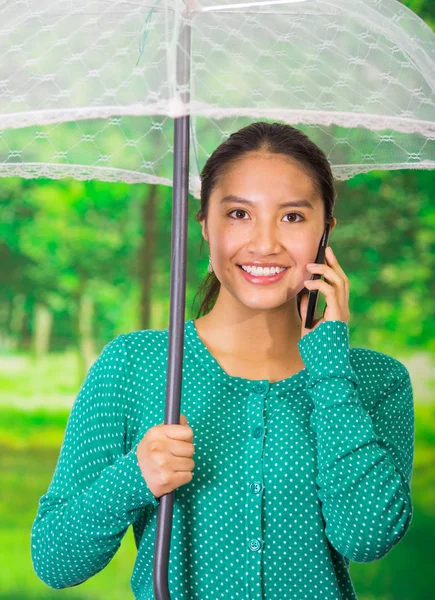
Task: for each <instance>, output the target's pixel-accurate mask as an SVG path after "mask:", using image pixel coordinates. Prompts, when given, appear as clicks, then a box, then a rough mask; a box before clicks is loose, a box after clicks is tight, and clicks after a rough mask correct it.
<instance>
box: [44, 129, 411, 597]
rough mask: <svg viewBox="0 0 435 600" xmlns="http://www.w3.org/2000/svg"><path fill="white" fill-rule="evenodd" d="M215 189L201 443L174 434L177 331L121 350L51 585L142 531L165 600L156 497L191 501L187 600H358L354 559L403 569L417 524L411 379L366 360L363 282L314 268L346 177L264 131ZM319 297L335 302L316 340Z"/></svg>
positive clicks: (178, 511)
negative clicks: (312, 309) (399, 555)
mask: <svg viewBox="0 0 435 600" xmlns="http://www.w3.org/2000/svg"><path fill="white" fill-rule="evenodd" d="M201 181H202V189H201V208H200V211H199V213H198V215H197V219H198V221H199V222H200V223H201V226H202V233H203V237H204V239H205V240H206V241H207V242H208V244H209V247H210V257H211V260H210V269H209V270H210V271H212V272H211V273H210V275H209V276H208V277H207V279H206V281H205V284H204V286H203V288H202V291H205V294H204V298H203V301H202V304H201V307H200V310H199V312H198V315H197V318H196V320H193V319H189V320H188V321H186V325H185V349H184V358H183V360H184V362H183V387H182V400H181V401H182V406H183V411H184V412H186V413H187V415H188V418H189V423H190V425H187V426H186V425H185V423H186V419H185V417H184V415H182V418H181V423H180V425H166V426H164V425H163V424H161V419H162V414H163V412H164V403H165V391H166V366H167V349H168V329H165V330H163V331H159V330H144V331H136V332H132V333H129V334H123V335H119V336H118V337H116V338H115V339H114V340H112V341H111V342H110V343H109V344H107V345H106V346H105V348H104V349H103V351H102V353H101V355H100V357H99V358H98V360H97V361H96V362H95V364H94V365H93V366H92V368H91V369H90V371H89V373H88V376H87V378H86V380H85V382H84V385H83V386H82V388H81V390H80V392H79V394H78V397H77V399H76V402H75V403H74V406H73V408H72V411H71V415H70V418H69V421H68V425H67V430H66V434H65V439H64V442H63V444H62V448H61V452H60V456H59V460H58V464H57V467H56V471H55V473H54V476H53V480H52V482H51V484H50V487H49V489H48V492H47V494H45V495H44V496H43V497H42V498H41V500H40V505H39V510H38V514H37V516H36V519H35V522H34V524H33V528H32V558H33V562H34V567H35V570H36V572H37V574H38V576H39V577H40V578H41V579H42V580H43V581H45V582H46V583H47V584H48V585H49V586H51V587H54V588H64V587H69V586H73V585H77V584H79V583H81V582H82V581H85V580H86V579H88V578H89V577H92V576H93V575H94V574H95V573H98V572H99V571H101V569H103V568H104V567H105V566H106V565H107V564H108V563H109V562H110V560H111V558H112V557H113V556H114V554H115V552H116V551H117V549H118V547H119V545H120V543H121V540H122V537H123V536H124V534H125V532H126V531H127V528H128V527H129V525H130V524H132V525H133V529H134V535H135V540H136V545H137V548H138V555H137V560H136V563H135V566H134V571H133V575H132V577H131V587H132V590H133V592H134V595H135V597H136V598H138V599H140V600H151V599H152V598H153V597H154V595H153V585H152V569H153V557H154V541H155V530H156V520H157V510H156V508H157V506H158V504H159V499H158V498H159V497H160V496H161V495H162V494H163V493H169V492H170V491H172V490H175V502H174V518H173V524H172V538H171V556H170V563H169V589H170V593H171V597H172V598H174V600H175V598H176V599H177V600H184V599H185V600H196V599H198V600H207V599H213V600H216V599H218V598H219V599H220V598H222V599H228V600H230V599H234V600H242V599H246V598H258V599H262V598H267V599H275V598H276V599H279V600H287V599H292V600H302V599H309V600H315V599H319V600H324V599H331V600H332V599H334V600H343V599H344V600H350V599H355V598H356V594H355V590H354V588H353V585H352V582H351V579H350V576H349V561H351V560H353V561H356V562H369V561H373V560H377V559H379V558H382V557H383V556H385V554H387V553H388V552H389V551H390V550H391V549H392V548H393V547H394V546H395V545H396V544H397V543H398V542H399V541H400V540H401V539H402V538H403V536H404V535H405V533H406V531H407V529H408V527H409V525H410V522H411V518H412V501H411V493H410V483H411V474H412V466H413V455H414V412H413V393H412V387H411V382H410V378H409V373H408V371H407V369H406V368H405V366H404V365H403V364H402V363H400V362H399V361H398V360H396V359H395V358H393V357H391V356H388V355H386V354H383V353H381V352H377V351H374V350H369V349H365V348H350V347H349V328H348V323H349V280H348V278H347V276H346V274H345V273H344V271H343V269H342V268H341V266H340V264H339V262H338V260H337V258H336V256H335V255H334V253H333V252H332V250H331V248H330V247H328V249H327V252H326V262H325V264H322V265H314V266H310V264H309V263H310V261H313V260H315V258H316V255H317V250H318V245H319V242H320V239H321V237H322V233H323V230H324V228H325V224H326V223H330V226H331V231H332V229H333V228H334V227H335V224H336V219H335V218H334V217H333V215H332V212H333V206H334V202H335V188H334V180H333V176H332V173H331V170H330V166H329V163H328V161H327V159H326V156H325V155H324V153H323V152H322V151H321V150H320V149H319V148H318V147H317V146H316V145H315V144H314V143H313V142H312V141H311V140H310V139H309V138H308V137H307V136H305V135H304V134H303V133H302V132H300V131H298V130H297V129H294V128H293V127H291V126H289V125H282V124H278V123H274V124H268V123H262V122H260V123H253V124H251V125H249V126H248V127H245V128H243V129H241V130H240V131H238V132H236V133H234V134H232V135H231V136H230V137H229V138H228V139H227V140H226V141H225V142H224V143H222V144H221V145H220V146H219V147H218V148H217V149H216V150H215V152H214V153H213V154H212V155H211V156H210V158H209V159H208V161H207V163H206V165H205V167H204V169H203V172H202V174H201ZM265 264H267V265H269V264H271V265H273V266H274V267H275V266H276V267H279V269H278V271H279V273H276V272H275V274H274V272H272V276H271V273H270V272H267V271H263V270H262V269H261V265H263V266H264V265H265ZM257 265H258V267H259V268H258V270H255V266H257ZM281 269H284V270H283V271H282V270H281ZM313 273H320V274H321V275H322V276H324V278H325V281H322V280H320V279H319V280H313V281H309V275H311V274H313ZM304 284H305V288H304ZM304 289H318V290H319V292H320V293H322V294H323V295H324V297H325V300H326V308H325V312H324V314H323V316H322V318H320V319H317V320H315V321H314V324H313V328H312V329H311V330H306V329H305V327H304V322H305V315H306V309H307V297H306V295H305V296H303V292H304ZM201 314H202V315H203V316H200V315H201ZM159 423H160V424H159ZM156 424H157V425H156ZM193 434H194V438H195V447H194V451H195V461H193V459H192V454H193V444H192V443H191V442H192V440H193Z"/></svg>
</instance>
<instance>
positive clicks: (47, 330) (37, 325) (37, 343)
mask: <svg viewBox="0 0 435 600" xmlns="http://www.w3.org/2000/svg"><path fill="white" fill-rule="evenodd" d="M33 318H34V327H33V340H32V347H33V355H34V357H35V358H36V359H37V360H38V361H39V360H42V359H44V358H45V357H46V356H47V354H48V350H49V347H50V335H51V328H52V325H53V314H52V312H51V310H50V309H49V308H47V306H45V304H41V303H40V302H36V303H35V309H34V313H33Z"/></svg>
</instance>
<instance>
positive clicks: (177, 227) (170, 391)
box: [153, 20, 191, 600]
mask: <svg viewBox="0 0 435 600" xmlns="http://www.w3.org/2000/svg"><path fill="white" fill-rule="evenodd" d="M190 35H191V28H190V23H189V22H188V20H186V22H185V24H184V25H183V27H182V28H181V31H180V37H179V44H178V49H177V50H178V52H177V84H178V86H180V85H181V86H182V88H181V92H182V93H181V94H180V95H181V98H182V100H183V101H184V102H188V100H189V83H190ZM189 127H190V116H189V115H186V116H182V117H176V118H175V119H174V175H173V188H172V190H173V191H172V240H171V259H172V260H171V284H170V285H171V291H170V309H169V336H168V337H169V341H168V367H167V372H166V406H165V420H164V423H165V425H166V424H168V425H172V424H176V425H178V424H179V423H180V398H181V386H182V373H183V350H184V319H185V314H184V313H185V306H186V256H187V215H188V195H189ZM174 493H175V492H174V491H172V492H170V493H168V494H164V495H163V496H161V497H160V504H159V507H158V514H157V529H156V539H155V545H154V564H153V589H154V598H155V599H156V600H171V597H170V595H169V587H168V563H169V552H170V542H171V531H172V517H173V510H174ZM175 600H176V599H175Z"/></svg>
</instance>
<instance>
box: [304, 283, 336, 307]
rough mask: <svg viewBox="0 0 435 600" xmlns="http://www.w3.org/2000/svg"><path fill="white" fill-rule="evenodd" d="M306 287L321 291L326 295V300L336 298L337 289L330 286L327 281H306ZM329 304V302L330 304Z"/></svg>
mask: <svg viewBox="0 0 435 600" xmlns="http://www.w3.org/2000/svg"><path fill="white" fill-rule="evenodd" d="M304 285H305V287H306V288H308V289H309V290H319V291H321V292H322V294H324V296H325V297H326V300H327V301H328V300H330V299H333V298H336V289H337V288H334V287H333V286H332V285H329V283H327V282H326V281H322V280H321V279H313V280H311V279H310V280H307V281H304ZM328 304H329V302H328Z"/></svg>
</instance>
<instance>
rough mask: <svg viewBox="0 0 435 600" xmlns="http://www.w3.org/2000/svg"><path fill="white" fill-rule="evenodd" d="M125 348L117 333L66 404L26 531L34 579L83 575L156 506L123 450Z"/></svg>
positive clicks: (68, 579)
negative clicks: (59, 437)
mask: <svg viewBox="0 0 435 600" xmlns="http://www.w3.org/2000/svg"><path fill="white" fill-rule="evenodd" d="M126 361H127V352H126V349H125V346H124V342H123V336H122V335H119V336H118V337H116V338H115V339H114V340H112V341H111V342H110V343H108V344H107V345H106V346H105V347H104V348H103V350H102V352H101V354H100V356H99V358H98V359H97V360H96V361H95V363H94V364H93V365H92V367H91V368H90V370H89V372H88V374H87V377H86V378H85V381H84V383H83V385H82V387H81V389H80V391H79V393H78V396H77V398H76V400H75V402H74V404H73V407H72V409H71V412H70V415H69V418H68V422H67V427H66V431H65V435H64V439H63V442H62V446H61V449H60V455H59V458H58V461H57V465H56V469H55V472H54V475H53V478H52V481H51V483H50V486H49V488H48V491H47V493H46V494H44V495H43V496H42V497H41V499H40V501H39V507H38V511H37V515H36V518H35V520H34V522H33V525H32V530H31V556H32V562H33V568H34V570H35V572H36V574H37V575H38V577H39V578H40V579H41V580H42V581H43V582H44V583H46V584H47V585H48V586H50V587H52V588H55V589H61V588H66V587H72V586H75V585H78V584H79V583H82V582H83V581H86V580H87V579H89V578H90V577H92V576H93V575H95V574H96V573H98V572H99V571H101V570H102V569H103V568H104V567H105V566H106V565H107V564H108V563H109V562H110V560H111V559H112V558H113V556H114V555H115V553H116V551H117V550H118V548H119V546H120V544H121V540H122V538H123V536H124V535H125V533H126V531H127V529H128V527H129V525H130V524H132V523H133V522H134V521H135V519H136V518H137V517H138V516H139V513H140V510H141V509H143V508H144V507H149V509H150V510H152V507H155V506H158V504H159V501H158V499H156V498H155V496H154V495H153V494H152V493H151V491H150V490H149V488H148V486H147V484H146V482H145V479H144V477H143V475H142V472H141V470H140V466H139V463H138V460H137V456H136V447H137V446H135V447H133V448H131V450H130V451H129V452H127V453H125V438H126V431H125V426H126V422H127V419H128V415H127V409H126V407H127V405H128V399H127V398H126V395H127V392H128V379H127V375H126V368H125V365H126Z"/></svg>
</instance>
